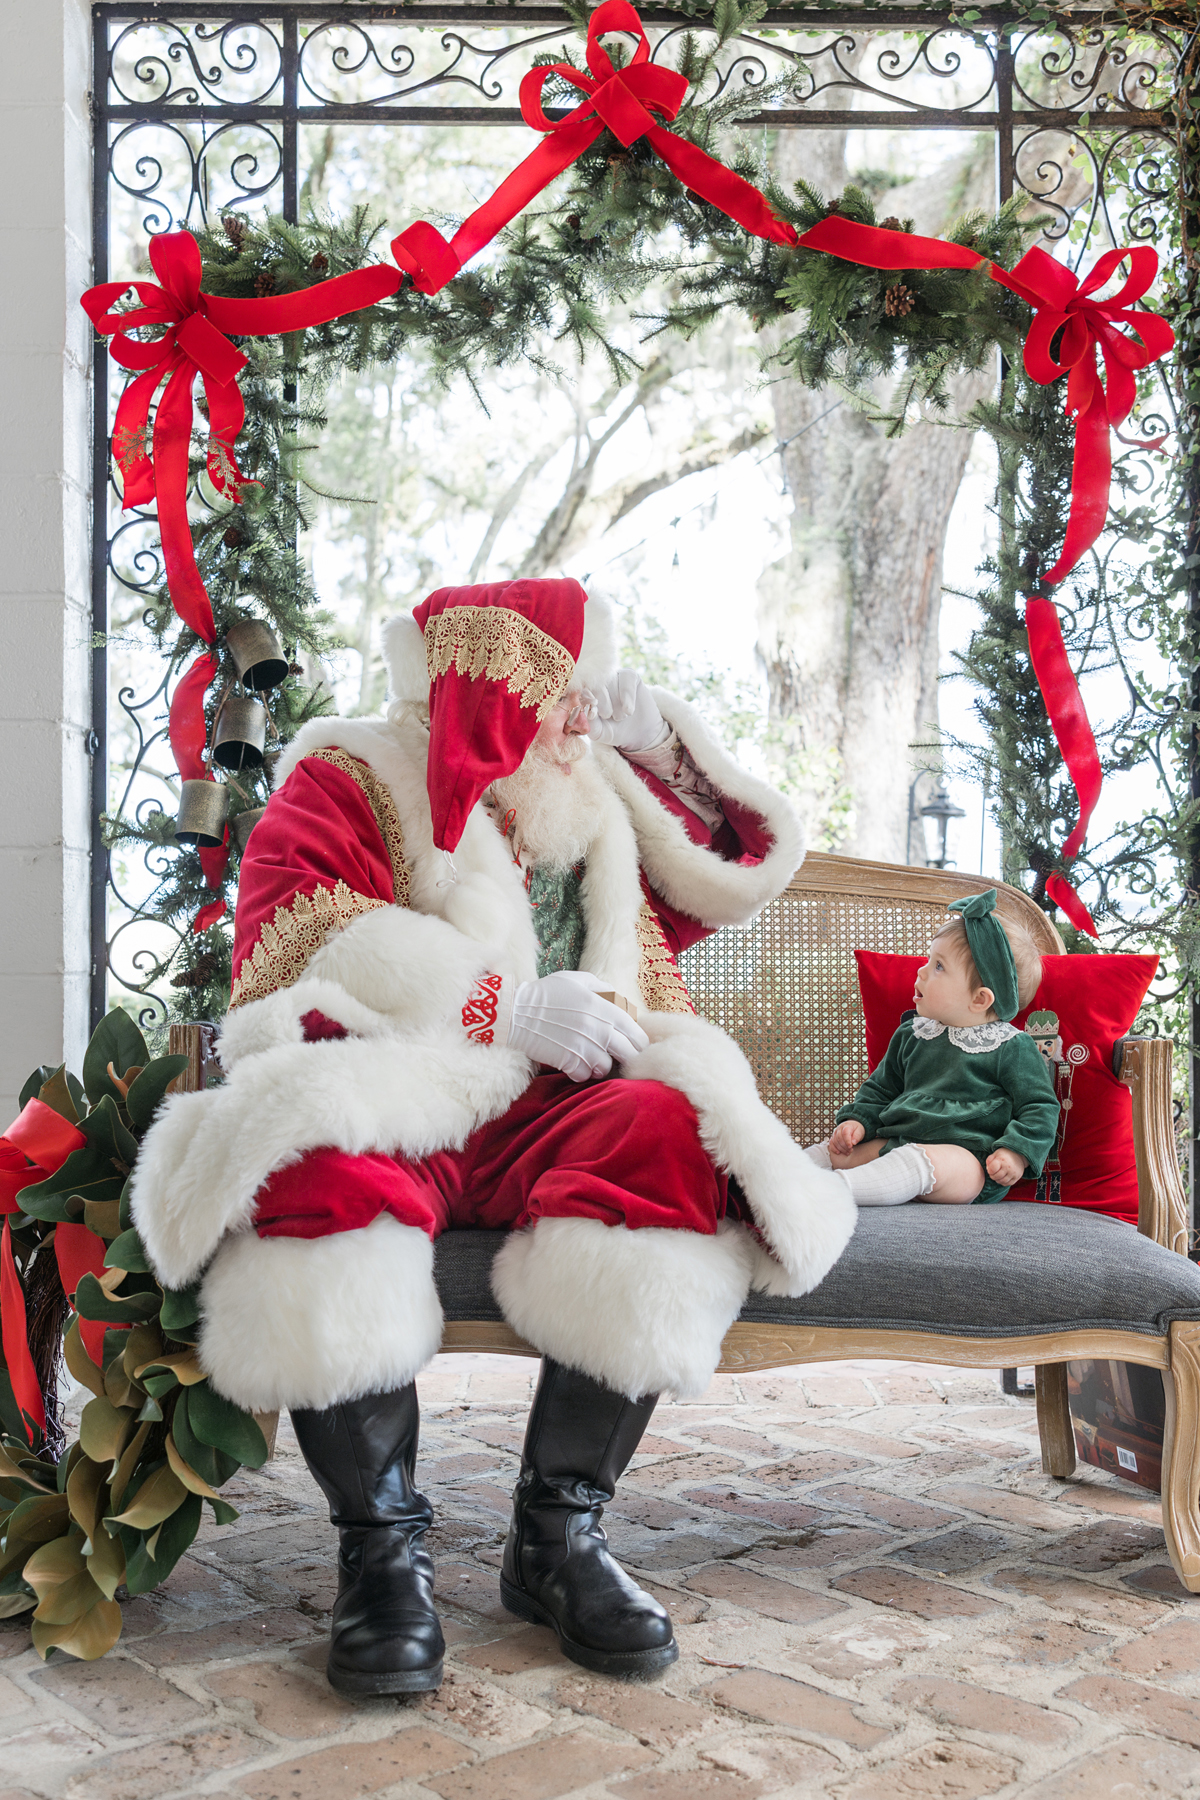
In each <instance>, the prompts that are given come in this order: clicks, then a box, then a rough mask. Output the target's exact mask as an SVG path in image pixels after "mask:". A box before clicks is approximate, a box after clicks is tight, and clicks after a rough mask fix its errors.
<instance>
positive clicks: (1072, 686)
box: [799, 214, 1175, 937]
mask: <svg viewBox="0 0 1200 1800" xmlns="http://www.w3.org/2000/svg"><path fill="white" fill-rule="evenodd" d="M799 243H800V245H801V246H802V247H803V248H805V249H808V250H820V251H824V252H826V253H827V254H829V255H831V256H840V257H843V258H844V259H845V260H846V261H847V262H856V263H862V264H863V265H865V266H866V267H867V268H872V269H897V270H899V269H971V268H978V266H979V265H980V264H981V263H985V262H987V265H988V273H989V274H990V276H991V278H992V280H993V281H998V282H999V283H1000V284H1001V285H1002V286H1003V287H1006V288H1010V289H1011V290H1012V291H1013V293H1015V294H1019V295H1020V296H1021V298H1022V299H1023V300H1024V301H1026V302H1027V303H1028V305H1030V306H1031V307H1032V308H1033V315H1034V316H1033V323H1032V325H1031V326H1030V327H1029V331H1028V334H1027V336H1026V339H1025V369H1026V373H1027V374H1028V375H1029V377H1030V380H1032V381H1037V382H1040V383H1041V384H1042V385H1043V386H1048V385H1049V383H1050V382H1052V381H1057V380H1058V379H1059V378H1060V376H1062V375H1066V377H1067V403H1066V410H1067V412H1068V413H1073V414H1074V415H1075V454H1074V458H1073V463H1072V468H1071V511H1070V514H1069V516H1068V519H1067V529H1066V533H1065V535H1064V538H1063V547H1062V551H1061V554H1060V555H1059V557H1058V560H1057V562H1056V563H1055V564H1054V567H1053V568H1052V569H1050V570H1049V571H1048V573H1047V574H1046V575H1045V576H1044V577H1043V585H1044V586H1046V587H1051V586H1053V585H1054V583H1056V582H1059V581H1062V580H1064V579H1065V577H1066V576H1068V575H1069V574H1070V573H1071V570H1072V569H1073V568H1075V566H1076V565H1077V563H1078V562H1079V561H1080V559H1081V558H1082V557H1083V556H1085V555H1086V554H1087V552H1088V551H1089V550H1090V549H1091V547H1092V545H1093V544H1094V543H1095V542H1096V539H1097V538H1098V537H1099V536H1100V533H1101V532H1102V531H1103V529H1104V521H1105V519H1106V518H1107V517H1108V496H1109V489H1110V487H1111V484H1112V445H1111V441H1110V438H1109V432H1110V430H1114V429H1116V428H1117V427H1119V426H1120V425H1122V424H1124V422H1125V420H1126V419H1127V418H1128V417H1129V414H1130V412H1131V410H1132V408H1133V403H1134V401H1135V400H1136V398H1137V383H1136V381H1135V380H1134V374H1135V371H1136V370H1138V369H1145V368H1148V367H1149V365H1150V364H1151V363H1152V362H1156V361H1157V360H1158V358H1159V357H1160V356H1165V355H1166V353H1167V351H1168V350H1170V349H1171V348H1172V346H1173V345H1174V342H1175V333H1174V332H1173V331H1172V329H1171V327H1170V325H1168V323H1167V321H1166V320H1165V319H1162V318H1160V317H1159V315H1158V314H1157V313H1152V312H1147V311H1146V310H1145V308H1144V307H1134V306H1132V305H1130V304H1129V303H1130V302H1131V301H1134V300H1140V299H1141V297H1142V295H1143V294H1144V293H1145V292H1146V291H1147V289H1148V288H1149V287H1150V285H1151V283H1152V282H1153V280H1154V277H1155V275H1156V274H1157V273H1158V252H1157V251H1156V250H1152V249H1151V248H1150V247H1149V246H1148V245H1140V246H1139V247H1138V248H1137V249H1133V250H1106V251H1105V253H1104V255H1103V256H1102V257H1101V258H1100V259H1099V261H1098V262H1097V264H1096V266H1095V268H1094V269H1093V270H1092V271H1091V273H1090V275H1088V276H1087V277H1086V278H1085V280H1083V281H1082V282H1080V281H1079V279H1078V277H1077V276H1075V275H1073V274H1072V273H1071V271H1070V269H1068V268H1066V267H1065V265H1064V264H1062V263H1060V262H1056V261H1055V259H1054V258H1053V257H1052V256H1049V255H1047V253H1046V251H1045V250H1042V249H1040V248H1039V247H1038V246H1036V245H1035V246H1034V248H1033V249H1032V250H1027V251H1026V253H1025V255H1024V256H1023V257H1022V258H1021V260H1020V262H1019V263H1018V264H1017V266H1016V268H1015V269H1012V270H1011V271H1010V270H1007V269H1001V268H998V267H997V266H996V264H995V263H991V262H988V259H987V258H986V257H983V256H980V254H979V252H978V251H976V250H971V249H969V248H968V247H967V246H966V245H965V244H947V243H944V242H943V241H942V239H941V238H925V237H917V236H915V235H914V234H913V233H912V232H907V231H885V230H883V229H882V228H881V227H878V226H875V225H860V224H857V223H855V222H854V221H853V220H851V219H843V218H839V217H838V216H837V215H836V214H832V215H831V216H830V217H829V218H827V219H822V221H821V223H820V224H819V225H816V226H814V227H813V229H812V230H811V231H807V232H805V234H804V236H803V237H802V238H800V239H799ZM1126 258H1128V259H1129V270H1130V272H1129V275H1128V277H1127V278H1126V281H1125V284H1124V286H1123V287H1122V288H1121V289H1120V290H1119V292H1117V293H1115V294H1111V295H1110V296H1109V297H1108V299H1107V300H1094V299H1092V298H1091V296H1092V295H1093V294H1094V293H1095V292H1096V289H1097V288H1100V287H1103V286H1104V283H1105V282H1106V281H1108V280H1109V279H1110V278H1111V276H1112V274H1113V272H1114V270H1115V269H1116V268H1117V267H1118V265H1119V264H1120V263H1122V262H1123V261H1125V259H1126ZM1060 331H1061V333H1062V338H1061V341H1060V344H1059V348H1058V355H1057V357H1055V356H1054V355H1053V354H1052V353H1051V348H1050V346H1051V344H1052V343H1053V341H1054V338H1055V335H1056V334H1057V333H1058V332H1060ZM1130 332H1132V333H1134V334H1135V335H1134V336H1132V337H1131V336H1129V335H1128V333H1130ZM1100 355H1102V356H1103V358H1104V376H1103V377H1102V376H1101V373H1100V365H1099V356H1100ZM1105 378H1107V386H1106V385H1105ZM1162 442H1163V439H1162V438H1151V439H1149V440H1147V441H1146V443H1145V444H1144V445H1143V448H1145V449H1148V450H1153V449H1157V448H1158V447H1159V445H1160V444H1162ZM1025 624H1026V629H1027V631H1028V636H1029V659H1030V661H1031V662H1032V664H1033V672H1034V674H1035V675H1036V677H1037V681H1038V686H1039V687H1040V688H1041V690H1042V697H1043V699H1044V700H1045V702H1046V711H1047V712H1048V714H1049V715H1050V723H1051V725H1052V726H1053V728H1054V735H1055V738H1056V740H1057V742H1058V747H1059V749H1060V750H1061V752H1062V755H1063V760H1064V762H1065V763H1066V765H1067V773H1068V774H1069V775H1070V777H1071V780H1072V782H1073V784H1074V787H1075V792H1076V796H1077V798H1078V802H1079V817H1078V819H1077V821H1076V824H1075V827H1074V829H1073V830H1072V832H1071V834H1070V836H1069V837H1068V838H1067V840H1066V842H1065V843H1064V845H1063V848H1062V855H1063V860H1064V861H1065V862H1069V861H1070V860H1071V859H1072V857H1074V856H1076V855H1077V854H1078V852H1079V850H1080V849H1081V847H1082V845H1083V841H1084V838H1085V836H1086V835H1087V828H1088V821H1089V819H1090V818H1091V815H1092V810H1093V808H1094V807H1095V804H1096V801H1097V800H1098V799H1099V797H1100V787H1101V782H1102V775H1101V770H1100V757H1099V753H1098V752H1097V749H1096V740H1095V737H1094V736H1093V733H1092V728H1091V725H1090V723H1089V721H1088V716H1087V711H1086V709H1085V707H1084V704H1083V699H1082V696H1081V695H1080V692H1079V684H1078V682H1077V681H1076V680H1075V675H1074V673H1073V671H1072V669H1071V665H1070V662H1069V661H1068V659H1067V653H1066V648H1065V646H1064V644H1063V638H1062V629H1061V626H1060V625H1059V620H1058V609H1057V608H1056V607H1055V605H1054V603H1053V601H1051V600H1048V599H1047V598H1046V596H1045V595H1044V594H1033V595H1031V596H1030V597H1029V599H1028V600H1027V601H1026V605H1025ZM1046 892H1047V894H1048V895H1049V896H1050V898H1051V899H1052V900H1053V901H1054V903H1055V905H1056V906H1059V907H1061V908H1062V910H1063V912H1065V913H1066V915H1067V917H1068V918H1069V919H1070V921H1071V923H1072V924H1073V925H1075V926H1076V927H1077V928H1078V929H1079V930H1081V931H1086V932H1088V933H1090V935H1091V936H1092V937H1096V936H1098V933H1097V931H1096V925H1095V921H1094V920H1093V918H1092V916H1091V914H1090V913H1089V911H1088V909H1087V907H1086V906H1085V905H1084V904H1083V901H1082V900H1081V899H1080V898H1079V895H1078V894H1077V893H1076V892H1075V889H1074V888H1073V887H1072V886H1071V884H1070V882H1069V881H1067V879H1066V878H1065V876H1063V875H1061V874H1058V873H1054V874H1051V875H1049V876H1048V877H1047V879H1046Z"/></svg>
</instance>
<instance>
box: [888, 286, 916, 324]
mask: <svg viewBox="0 0 1200 1800" xmlns="http://www.w3.org/2000/svg"><path fill="white" fill-rule="evenodd" d="M916 304H917V296H916V295H915V294H914V293H913V291H912V289H911V288H906V287H905V285H904V283H903V282H902V281H897V282H894V283H893V285H892V286H891V287H890V288H885V289H884V294H883V310H884V312H885V313H886V314H887V316H888V318H889V319H903V318H905V317H906V316H907V315H908V314H909V313H910V312H911V311H912V309H913V307H914V306H915V305H916Z"/></svg>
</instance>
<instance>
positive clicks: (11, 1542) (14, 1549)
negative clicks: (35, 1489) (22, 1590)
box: [0, 1494, 71, 1574]
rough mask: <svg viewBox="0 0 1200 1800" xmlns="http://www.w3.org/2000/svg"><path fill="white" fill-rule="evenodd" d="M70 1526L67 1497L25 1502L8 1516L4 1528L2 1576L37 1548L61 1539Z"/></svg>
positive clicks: (49, 1496)
mask: <svg viewBox="0 0 1200 1800" xmlns="http://www.w3.org/2000/svg"><path fill="white" fill-rule="evenodd" d="M70 1522H71V1515H70V1511H69V1509H68V1506H67V1496H66V1495H65V1494H47V1496H46V1498H45V1499H44V1500H32V1499H31V1500H22V1502H21V1504H20V1505H19V1506H15V1507H14V1508H13V1510H12V1512H10V1513H9V1515H8V1519H7V1521H6V1523H5V1527H4V1554H3V1556H2V1557H0V1574H7V1572H8V1571H9V1569H11V1568H14V1567H16V1566H17V1565H19V1564H20V1563H21V1562H22V1561H23V1560H24V1558H25V1556H26V1554H27V1553H28V1552H29V1551H30V1550H31V1549H33V1548H34V1546H35V1545H37V1544H46V1543H50V1542H52V1541H53V1540H54V1539H56V1538H59V1537H61V1536H62V1534H63V1533H64V1532H65V1531H66V1530H67V1529H68V1527H69V1525H70Z"/></svg>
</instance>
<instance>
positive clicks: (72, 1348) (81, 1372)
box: [63, 1319, 104, 1396]
mask: <svg viewBox="0 0 1200 1800" xmlns="http://www.w3.org/2000/svg"><path fill="white" fill-rule="evenodd" d="M63 1355H64V1357H65V1358H66V1362H67V1368H68V1369H69V1370H70V1372H71V1374H72V1375H73V1376H74V1377H75V1379H76V1381H78V1382H82V1384H83V1386H84V1387H86V1388H91V1390H92V1392H93V1394H96V1395H99V1396H103V1394H104V1372H103V1370H102V1369H100V1367H99V1366H98V1365H97V1364H96V1363H94V1362H93V1361H92V1359H91V1357H90V1356H89V1355H88V1353H87V1351H86V1350H85V1349H84V1347H83V1338H82V1337H81V1336H80V1332H79V1320H78V1319H74V1320H72V1322H71V1329H70V1331H68V1333H67V1335H66V1337H65V1338H64V1340H63Z"/></svg>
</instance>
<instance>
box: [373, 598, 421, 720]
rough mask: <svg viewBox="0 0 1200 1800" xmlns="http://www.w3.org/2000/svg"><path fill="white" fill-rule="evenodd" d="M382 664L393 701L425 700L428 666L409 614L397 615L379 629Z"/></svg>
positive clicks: (417, 631)
mask: <svg viewBox="0 0 1200 1800" xmlns="http://www.w3.org/2000/svg"><path fill="white" fill-rule="evenodd" d="M382 637H383V660H384V663H385V664H386V665H387V672H388V686H389V688H390V689H391V694H392V698H393V699H394V700H428V698H429V664H428V662H427V660H426V657H425V638H424V635H423V633H422V631H421V627H420V626H419V625H418V624H417V621H416V620H415V619H414V618H413V616H412V614H411V613H398V614H397V615H396V617H395V618H394V619H385V621H384V625H383V633H382Z"/></svg>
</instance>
